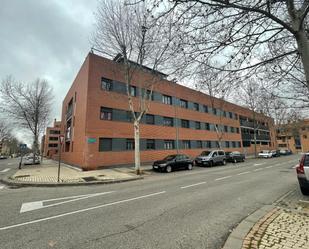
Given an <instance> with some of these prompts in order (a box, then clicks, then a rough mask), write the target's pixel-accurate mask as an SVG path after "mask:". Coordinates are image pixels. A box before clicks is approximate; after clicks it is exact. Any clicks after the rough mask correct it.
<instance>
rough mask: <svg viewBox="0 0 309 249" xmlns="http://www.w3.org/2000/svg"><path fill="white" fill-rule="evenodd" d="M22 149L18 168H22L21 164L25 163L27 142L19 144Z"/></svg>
mask: <svg viewBox="0 0 309 249" xmlns="http://www.w3.org/2000/svg"><path fill="white" fill-rule="evenodd" d="M19 149H20V162H19V166H18V168H19V169H21V165H22V163H23V156H24V153H23V152H24V150H25V149H27V144H19Z"/></svg>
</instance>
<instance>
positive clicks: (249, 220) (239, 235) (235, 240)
mask: <svg viewBox="0 0 309 249" xmlns="http://www.w3.org/2000/svg"><path fill="white" fill-rule="evenodd" d="M273 209H276V207H275V206H274V205H265V206H263V207H262V208H260V209H258V210H256V211H255V212H253V213H252V214H250V215H249V216H247V217H246V218H245V219H243V220H242V221H241V222H240V223H239V224H238V225H237V227H236V228H235V229H234V230H233V231H232V233H231V234H230V235H229V237H228V238H227V240H226V242H225V244H224V246H223V247H222V249H241V248H242V246H243V242H244V239H245V238H246V236H247V234H248V233H249V232H250V230H251V229H252V227H253V226H254V225H255V224H256V223H257V222H258V221H259V220H260V219H262V218H263V217H264V216H265V215H266V214H267V213H269V212H270V211H271V210H273Z"/></svg>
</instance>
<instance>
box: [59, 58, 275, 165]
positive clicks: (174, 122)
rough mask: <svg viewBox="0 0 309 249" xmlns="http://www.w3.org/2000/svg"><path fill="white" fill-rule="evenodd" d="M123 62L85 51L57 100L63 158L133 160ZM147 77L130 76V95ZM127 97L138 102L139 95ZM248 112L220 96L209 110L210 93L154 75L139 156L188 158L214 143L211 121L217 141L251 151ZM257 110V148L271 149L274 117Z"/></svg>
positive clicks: (89, 161) (69, 160)
mask: <svg viewBox="0 0 309 249" xmlns="http://www.w3.org/2000/svg"><path fill="white" fill-rule="evenodd" d="M121 68H122V63H121V62H116V61H113V60H109V59H106V58H103V57H101V56H98V55H96V54H93V53H89V54H88V56H87V57H86V59H85V61H84V63H83V65H82V67H81V69H80V70H79V72H78V74H77V76H76V78H75V80H74V82H73V84H72V86H71V88H70V90H69V91H68V93H67V95H66V97H65V99H64V101H63V105H62V127H61V129H62V131H63V133H64V134H65V143H64V146H63V150H62V151H63V153H62V158H63V161H65V162H67V163H69V164H72V165H77V166H79V167H81V168H83V169H86V170H88V169H95V168H98V167H104V166H110V165H121V164H132V163H133V162H134V151H133V147H134V135H133V125H132V122H130V121H131V116H130V113H129V112H128V110H129V107H128V99H127V96H126V85H125V84H124V83H123V82H125V81H124V77H123V74H122V73H120V71H121ZM149 77H150V74H149V72H147V70H141V71H139V72H138V74H135V76H134V78H133V80H132V86H131V92H132V94H133V95H135V96H138V95H139V94H140V92H141V90H140V89H139V87H138V86H139V85H140V84H139V83H140V82H143V81H145V80H147V79H149ZM151 77H152V76H151ZM133 101H134V103H135V104H137V101H138V98H135V97H133ZM222 107H223V108H222ZM251 116H252V112H251V111H250V110H248V109H246V108H243V107H240V106H238V105H235V104H232V103H229V102H225V101H222V100H219V99H215V108H211V101H210V98H209V96H208V95H206V94H203V93H201V92H198V91H195V90H192V89H190V88H188V87H184V86H182V85H179V84H176V83H174V82H171V81H168V80H164V79H163V80H160V82H158V83H156V84H155V88H154V92H153V99H152V101H151V103H150V110H149V112H148V114H147V115H145V116H144V118H143V120H142V124H141V161H142V162H151V161H153V160H157V159H161V158H162V157H164V156H166V155H169V154H173V153H176V152H177V147H178V150H179V152H181V153H185V154H188V155H190V156H193V157H194V156H196V155H198V154H199V153H200V152H201V151H203V150H208V149H214V148H216V147H217V141H218V137H217V133H216V132H215V125H218V127H219V128H220V129H222V131H224V133H223V137H222V140H221V141H222V142H221V146H222V147H223V148H224V149H225V150H226V151H231V150H238V151H244V152H246V153H253V151H254V149H253V142H252V140H253V134H252V131H253V120H252V119H251ZM256 116H257V120H259V121H258V122H259V128H258V132H257V133H258V134H257V138H258V149H270V148H274V147H275V146H276V145H275V142H276V139H275V133H274V129H273V120H272V119H270V118H268V117H265V116H263V115H260V114H256ZM177 134H178V135H177Z"/></svg>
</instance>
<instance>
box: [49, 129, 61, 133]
mask: <svg viewBox="0 0 309 249" xmlns="http://www.w3.org/2000/svg"><path fill="white" fill-rule="evenodd" d="M49 134H60V131H56V130H50V131H49Z"/></svg>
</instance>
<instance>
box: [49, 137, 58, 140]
mask: <svg viewBox="0 0 309 249" xmlns="http://www.w3.org/2000/svg"><path fill="white" fill-rule="evenodd" d="M49 141H58V137H49Z"/></svg>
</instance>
